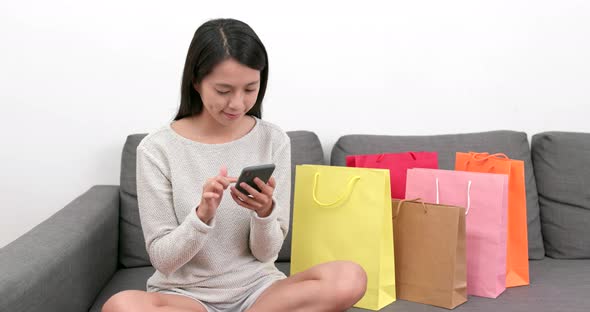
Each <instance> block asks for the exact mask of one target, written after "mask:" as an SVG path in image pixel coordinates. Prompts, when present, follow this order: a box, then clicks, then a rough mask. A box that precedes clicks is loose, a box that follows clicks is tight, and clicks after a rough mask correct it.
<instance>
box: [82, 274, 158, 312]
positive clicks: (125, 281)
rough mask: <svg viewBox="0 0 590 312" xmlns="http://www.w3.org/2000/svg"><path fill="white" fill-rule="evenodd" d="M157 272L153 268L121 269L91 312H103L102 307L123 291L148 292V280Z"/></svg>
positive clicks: (102, 292) (103, 290)
mask: <svg viewBox="0 0 590 312" xmlns="http://www.w3.org/2000/svg"><path fill="white" fill-rule="evenodd" d="M155 271H156V270H155V269H154V268H153V267H151V266H148V267H138V268H130V269H121V270H119V271H117V272H116V273H115V275H113V277H112V278H111V280H110V281H109V283H108V284H107V285H106V286H105V287H104V288H103V289H102V291H101V292H100V294H99V295H98V297H96V300H95V302H94V304H93V305H92V307H91V308H90V310H89V311H90V312H101V309H102V306H103V305H104V304H105V302H107V300H109V298H110V297H111V296H113V295H114V294H116V293H118V292H120V291H123V290H144V291H145V290H146V289H147V280H148V278H150V276H152V274H154V272H155Z"/></svg>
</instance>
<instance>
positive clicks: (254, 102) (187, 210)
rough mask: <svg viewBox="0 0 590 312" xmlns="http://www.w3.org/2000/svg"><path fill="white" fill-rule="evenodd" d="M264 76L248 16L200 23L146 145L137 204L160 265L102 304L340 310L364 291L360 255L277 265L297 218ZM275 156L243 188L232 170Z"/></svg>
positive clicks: (283, 140) (285, 149) (287, 157)
mask: <svg viewBox="0 0 590 312" xmlns="http://www.w3.org/2000/svg"><path fill="white" fill-rule="evenodd" d="M267 78H268V59H267V53H266V50H265V48H264V46H263V44H262V42H261V41H260V39H259V38H258V36H257V35H256V34H255V33H254V31H253V30H252V29H251V28H250V27H249V26H248V25H247V24H245V23H243V22H240V21H237V20H233V19H218V20H211V21H208V22H206V23H205V24H203V25H202V26H201V27H199V28H198V29H197V31H196V33H195V35H194V38H193V40H192V42H191V45H190V48H189V51H188V55H187V58H186V63H185V67H184V74H183V79H182V87H181V103H180V108H179V111H178V114H177V116H176V118H174V121H173V122H172V123H170V124H168V125H166V126H165V127H162V128H161V129H159V130H158V131H155V132H153V133H150V134H149V135H148V136H147V137H146V138H144V140H143V141H142V142H141V144H140V145H139V146H138V148H137V195H138V202H139V212H140V218H141V224H142V227H143V231H144V237H145V240H146V248H147V251H148V254H149V256H150V259H151V262H152V264H153V266H154V267H155V268H156V272H155V273H154V275H153V276H152V277H150V278H149V280H148V281H147V292H146V291H136V290H128V291H123V292H120V293H118V294H116V295H114V296H113V297H111V298H110V299H109V300H108V301H107V302H106V303H105V305H104V306H103V311H104V312H112V311H200V312H212V311H246V310H247V311H343V310H346V309H347V308H349V307H351V306H352V305H353V304H354V303H356V302H357V301H358V300H360V298H362V296H363V295H364V292H365V288H366V275H365V272H364V271H363V269H362V268H361V267H360V266H358V265H357V264H354V263H351V262H346V261H338V262H331V263H325V264H321V265H318V266H316V267H312V268H310V269H309V270H307V271H304V272H300V273H298V274H295V275H293V276H290V277H286V276H285V275H284V274H283V273H282V272H280V271H279V270H278V269H277V268H276V267H275V266H274V260H275V259H276V258H277V256H278V253H279V250H280V249H281V246H282V243H283V240H284V238H285V236H286V234H287V231H288V226H289V200H290V190H291V187H290V183H291V147H290V140H289V137H288V136H287V135H286V134H285V132H283V131H282V130H281V129H280V128H278V127H277V126H275V125H273V124H271V123H269V122H266V121H263V120H262V119H261V117H262V114H261V112H262V100H263V98H264V93H265V91H266V84H267ZM268 163H274V164H275V165H276V170H275V172H274V175H273V177H271V179H270V180H269V181H268V183H263V182H262V181H261V180H260V179H256V180H255V182H256V183H257V185H258V187H259V188H260V192H258V191H256V190H255V189H254V188H252V187H250V186H248V185H247V184H243V185H241V186H242V187H243V188H244V189H245V190H246V191H247V192H248V193H249V194H244V193H241V192H239V191H238V190H237V189H236V187H235V184H234V183H235V182H236V180H237V179H236V178H235V177H234V176H233V175H235V174H237V173H239V172H240V171H241V169H242V168H244V167H246V166H250V165H260V164H268ZM229 173H231V175H230V174H229ZM227 193H229V194H227ZM228 195H229V196H228ZM248 195H250V196H248Z"/></svg>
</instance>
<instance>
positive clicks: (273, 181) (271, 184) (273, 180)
mask: <svg viewBox="0 0 590 312" xmlns="http://www.w3.org/2000/svg"><path fill="white" fill-rule="evenodd" d="M268 185H270V187H272V188H273V190H274V188H275V187H276V186H277V181H276V180H275V177H270V179H269V180H268Z"/></svg>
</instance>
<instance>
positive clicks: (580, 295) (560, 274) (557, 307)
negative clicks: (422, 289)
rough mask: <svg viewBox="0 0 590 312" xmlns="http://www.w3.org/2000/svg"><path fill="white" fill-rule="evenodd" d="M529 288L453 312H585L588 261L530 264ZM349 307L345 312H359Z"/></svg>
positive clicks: (118, 285)
mask: <svg viewBox="0 0 590 312" xmlns="http://www.w3.org/2000/svg"><path fill="white" fill-rule="evenodd" d="M529 263H530V272H531V285H530V286H523V287H515V288H508V289H506V291H505V292H504V293H503V294H502V295H500V297H498V298H497V299H489V298H482V297H475V296H469V301H467V302H466V303H464V304H463V305H460V306H459V307H457V308H455V309H454V310H453V311H458V312H461V311H475V312H496V311H514V312H529V311H535V312H542V311H568V312H583V311H584V312H585V311H588V309H589V307H590V296H588V295H587V294H589V293H590V260H556V259H551V258H545V259H544V260H533V261H530V262H529ZM275 265H276V267H277V268H278V269H279V270H281V271H282V272H283V273H285V274H286V275H289V269H290V265H289V263H288V262H277V263H275ZM153 273H154V269H153V268H152V267H143V268H132V269H122V270H119V271H117V273H116V274H115V275H114V276H113V278H112V279H111V281H110V282H109V283H108V284H107V285H106V287H105V288H104V289H103V290H102V292H101V293H100V295H99V296H98V297H97V299H96V301H95V302H94V305H93V306H92V308H91V309H90V312H100V309H101V307H102V305H103V304H104V303H105V302H106V301H107V300H108V298H110V297H111V296H112V295H114V294H116V293H117V292H119V291H122V290H127V289H138V290H145V289H146V281H147V279H148V278H149V277H150V276H151V275H152V274H153ZM361 311H366V310H363V309H357V308H352V309H349V310H348V312H361ZM380 311H381V312H394V311H407V312H429V311H433V312H435V311H436V312H443V311H447V312H448V311H449V310H447V309H443V308H437V307H433V306H429V305H424V304H420V303H415V302H409V301H405V300H397V301H396V302H394V303H392V304H390V305H388V306H387V307H384V308H383V309H381V310H380Z"/></svg>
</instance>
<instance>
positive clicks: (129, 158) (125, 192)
mask: <svg viewBox="0 0 590 312" xmlns="http://www.w3.org/2000/svg"><path fill="white" fill-rule="evenodd" d="M146 135H147V134H133V135H130V136H128V137H127V141H126V142H125V145H124V146H123V156H122V159H121V194H120V195H121V211H120V219H119V262H120V263H121V264H122V265H123V267H126V268H133V267H139V266H146V265H151V262H150V260H149V256H148V254H147V251H146V249H145V239H144V237H143V231H142V229H141V223H140V221H139V207H138V205H137V185H136V183H135V182H136V181H135V169H136V167H135V160H136V158H137V146H138V145H139V142H141V140H143V138H144V137H145V136H146Z"/></svg>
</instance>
